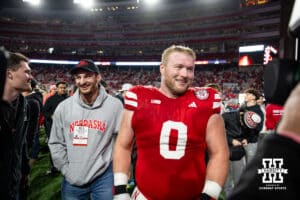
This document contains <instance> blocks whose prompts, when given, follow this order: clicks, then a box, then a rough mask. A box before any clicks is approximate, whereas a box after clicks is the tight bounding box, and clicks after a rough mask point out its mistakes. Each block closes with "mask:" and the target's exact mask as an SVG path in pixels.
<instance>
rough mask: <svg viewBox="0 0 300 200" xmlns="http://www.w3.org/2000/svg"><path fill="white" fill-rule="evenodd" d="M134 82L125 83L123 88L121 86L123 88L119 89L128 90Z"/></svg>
mask: <svg viewBox="0 0 300 200" xmlns="http://www.w3.org/2000/svg"><path fill="white" fill-rule="evenodd" d="M132 86H133V85H132V84H130V83H124V84H123V85H122V88H121V90H119V91H120V92H123V91H127V90H129V89H130V88H132Z"/></svg>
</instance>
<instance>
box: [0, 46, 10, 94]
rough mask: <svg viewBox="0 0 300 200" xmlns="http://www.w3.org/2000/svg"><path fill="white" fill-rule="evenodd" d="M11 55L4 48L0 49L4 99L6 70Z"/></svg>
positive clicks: (1, 84)
mask: <svg viewBox="0 0 300 200" xmlns="http://www.w3.org/2000/svg"><path fill="white" fill-rule="evenodd" d="M8 56H9V53H8V52H7V51H6V50H5V49H4V47H0V98H1V99H2V96H3V90H4V84H5V78H6V68H7V59H8Z"/></svg>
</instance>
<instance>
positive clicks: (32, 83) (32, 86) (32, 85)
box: [30, 79, 37, 89]
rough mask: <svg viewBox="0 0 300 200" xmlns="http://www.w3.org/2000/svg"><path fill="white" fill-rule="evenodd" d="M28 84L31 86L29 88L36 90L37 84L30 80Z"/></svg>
mask: <svg viewBox="0 0 300 200" xmlns="http://www.w3.org/2000/svg"><path fill="white" fill-rule="evenodd" d="M30 84H31V88H32V89H34V88H36V85H37V82H36V80H35V79H31V82H30Z"/></svg>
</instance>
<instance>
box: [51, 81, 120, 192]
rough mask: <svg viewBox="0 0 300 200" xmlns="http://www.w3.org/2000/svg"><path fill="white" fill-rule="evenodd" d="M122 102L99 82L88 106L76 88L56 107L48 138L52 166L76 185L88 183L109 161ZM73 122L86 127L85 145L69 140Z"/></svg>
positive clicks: (72, 133)
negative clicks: (97, 94)
mask: <svg viewBox="0 0 300 200" xmlns="http://www.w3.org/2000/svg"><path fill="white" fill-rule="evenodd" d="M122 111H123V105H122V103H121V101H120V100H119V99H117V98H115V97H112V96H111V95H108V94H107V93H106V91H105V89H104V88H103V87H102V86H101V87H100V89H99V96H98V97H97V99H96V101H95V102H94V104H93V105H92V106H89V105H86V104H85V103H83V101H82V100H81V98H80V96H79V92H78V90H77V91H76V92H75V94H74V95H73V96H71V97H69V98H67V99H66V100H64V101H63V102H61V103H60V104H59V105H58V107H57V108H56V110H55V112H54V115H53V124H52V128H51V134H50V139H49V143H48V145H49V148H50V152H51V156H52V159H53V163H54V166H55V167H57V168H58V169H59V170H60V171H61V173H62V175H63V176H64V177H65V178H66V180H67V181H68V182H69V183H70V184H72V185H76V186H81V185H84V184H87V183H90V182H91V181H93V180H94V179H95V178H97V177H98V176H99V175H101V174H102V173H103V172H104V171H105V170H106V169H107V168H108V166H109V165H110V163H111V161H112V151H113V145H114V142H115V138H116V134H117V132H118V129H119V126H120V122H121V114H122ZM75 126H86V127H88V139H87V145H86V146H77V145H74V144H73V136H74V128H75Z"/></svg>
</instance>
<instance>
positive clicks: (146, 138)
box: [125, 86, 221, 200]
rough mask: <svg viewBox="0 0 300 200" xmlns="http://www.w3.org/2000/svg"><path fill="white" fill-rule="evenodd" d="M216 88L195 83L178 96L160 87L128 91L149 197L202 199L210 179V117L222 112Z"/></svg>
mask: <svg viewBox="0 0 300 200" xmlns="http://www.w3.org/2000/svg"><path fill="white" fill-rule="evenodd" d="M220 106H221V98H220V96H219V94H218V93H217V92H216V91H215V90H214V89H212V88H191V89H189V90H188V92H187V93H186V94H185V95H183V96H181V97H178V98H176V99H172V98H168V97H166V96H165V95H163V94H162V93H160V92H159V91H158V89H157V88H154V87H143V86H136V87H134V88H132V89H130V90H129V91H128V92H127V93H126V97H125V108H126V109H129V110H133V111H134V115H133V117H132V128H133V130H134V133H135V137H136V145H137V162H136V174H135V178H136V183H137V186H138V188H139V190H140V191H141V192H142V193H143V195H144V196H145V197H147V198H148V199H149V200H166V199H172V200H174V199H180V200H183V199H184V200H188V199H197V198H199V196H200V194H201V192H202V189H203V186H204V181H205V172H206V164H205V150H206V143H205V134H206V126H207V121H208V119H209V118H210V116H211V115H212V114H214V113H219V112H220Z"/></svg>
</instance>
